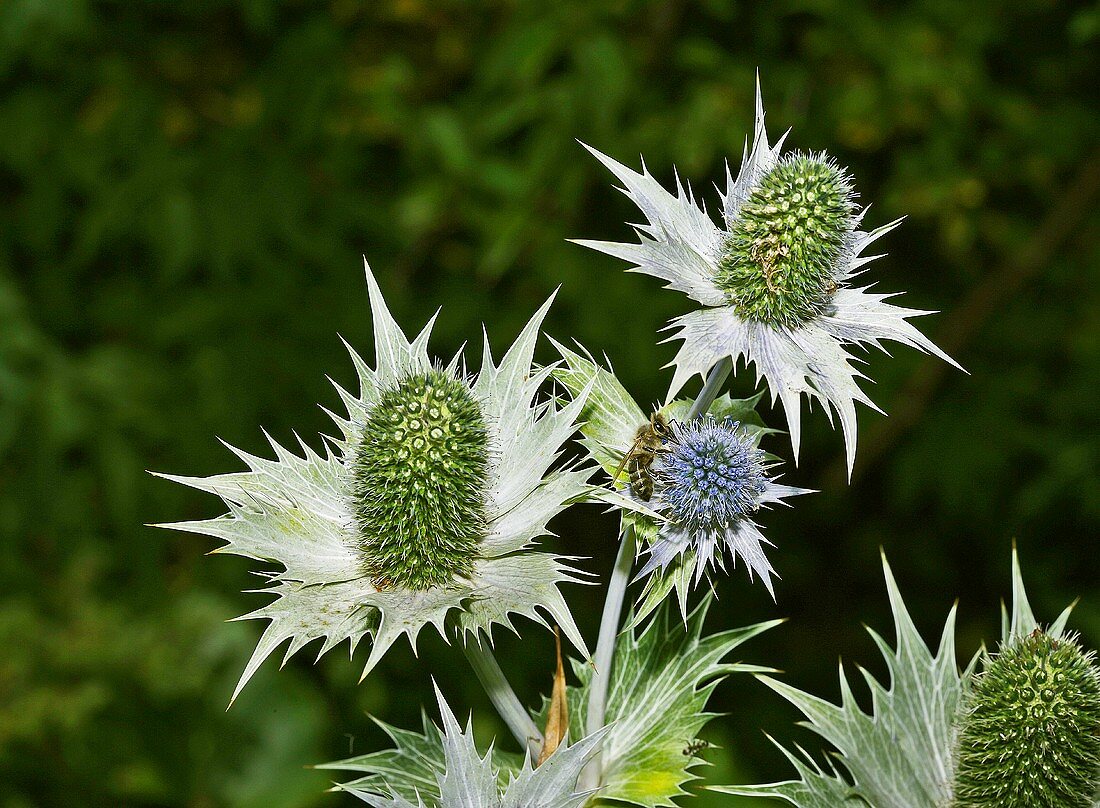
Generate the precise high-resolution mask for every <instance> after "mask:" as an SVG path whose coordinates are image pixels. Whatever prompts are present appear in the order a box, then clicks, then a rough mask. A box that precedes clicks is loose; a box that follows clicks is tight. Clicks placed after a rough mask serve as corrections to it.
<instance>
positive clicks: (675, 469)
mask: <svg viewBox="0 0 1100 808" xmlns="http://www.w3.org/2000/svg"><path fill="white" fill-rule="evenodd" d="M769 468H771V464H770V463H769V462H768V459H767V455H766V454H765V453H764V452H763V451H762V450H761V449H759V448H758V447H757V445H756V440H755V438H754V436H753V434H751V433H750V432H748V431H747V430H746V429H744V428H743V427H742V426H741V424H739V423H738V422H737V421H734V420H732V419H729V418H727V419H724V420H721V421H719V420H717V419H715V418H714V417H713V416H709V415H708V416H704V417H702V418H696V419H695V420H693V421H689V422H687V423H678V422H674V423H673V424H672V425H671V433H670V435H669V438H668V440H667V441H666V443H665V445H664V446H663V448H662V451H661V452H660V454H659V455H658V458H657V460H656V461H655V462H654V464H653V481H654V494H655V496H654V499H653V501H652V502H651V503H650V504H651V505H653V506H654V507H655V508H656V510H658V511H659V512H660V513H661V515H662V516H664V517H665V519H666V520H667V521H665V522H663V523H661V524H660V526H659V527H658V530H657V536H656V538H655V539H654V540H653V541H652V542H651V543H650V545H649V548H648V552H649V560H648V561H647V562H646V564H645V566H643V567H642V570H641V572H640V573H639V576H645V575H648V574H650V573H651V572H654V571H655V570H661V571H664V570H665V569H666V568H667V567H668V566H669V565H670V564H672V562H673V561H675V560H676V559H677V558H679V557H681V556H683V557H684V560H685V561H686V563H688V564H690V565H691V569H692V570H693V574H692V578H693V582H694V583H695V584H698V583H699V580H700V579H701V578H702V576H703V573H704V572H705V571H707V570H709V569H710V568H711V567H717V568H719V569H723V570H724V569H725V555H726V553H727V552H728V553H729V555H730V557H731V559H732V560H733V562H736V560H737V557H738V556H740V557H741V558H742V560H743V561H744V562H745V565H746V566H747V567H748V569H749V576H750V578H751V577H752V576H753V575H759V576H760V579H761V580H762V581H763V582H764V586H765V587H767V590H768V592H769V593H771V595H772V596H773V597H774V596H775V591H774V589H773V588H772V576H774V575H775V571H774V570H773V569H772V566H771V564H770V563H768V559H767V557H766V556H765V555H764V549H763V545H765V544H768V545H770V544H771V542H769V541H768V540H767V539H766V538H764V535H763V534H762V533H761V532H760V528H759V527H758V526H757V525H756V523H755V522H754V521H753V517H754V516H755V514H756V512H757V511H759V510H760V509H761V508H762V507H764V506H766V505H768V504H769V503H774V502H782V501H783V499H784V498H785V497H791V496H796V495H798V494H804V493H807V491H806V490H805V489H802V488H794V487H792V486H788V485H778V484H777V483H775V482H774V480H773V478H771V477H769V476H768V473H767V472H768V469H769Z"/></svg>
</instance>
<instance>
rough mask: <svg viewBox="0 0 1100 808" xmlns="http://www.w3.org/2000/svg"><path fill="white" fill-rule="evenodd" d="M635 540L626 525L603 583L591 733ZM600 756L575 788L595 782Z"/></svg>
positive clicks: (602, 705) (602, 707)
mask: <svg viewBox="0 0 1100 808" xmlns="http://www.w3.org/2000/svg"><path fill="white" fill-rule="evenodd" d="M636 549H637V539H636V538H635V536H634V526H633V525H628V526H627V528H626V530H624V531H623V534H622V538H621V541H620V542H619V553H618V555H616V556H615V566H614V568H613V569H612V571H611V580H610V581H609V582H608V584H607V596H606V597H605V598H604V602H603V616H602V617H601V618H600V636H599V638H598V639H597V640H596V655H595V657H593V660H592V664H593V667H594V668H595V670H594V671H593V672H592V682H591V684H590V685H589V688H590V689H589V692H588V713H587V715H586V720H585V732H586V734H588V735H591V734H592V733H593V732H598V731H599V730H601V729H603V726H604V717H605V715H606V711H607V689H608V686H609V685H610V683H611V663H612V661H613V660H614V657H615V638H616V637H618V635H619V618H620V616H621V615H622V611H623V600H624V599H625V597H626V587H627V584H629V583H630V570H631V567H633V565H634V556H635V553H636ZM600 760H601V756H600V755H598V754H597V755H596V756H595V757H593V758H592V760H591V761H590V762H589V763H588V765H587V766H585V768H584V770H583V771H582V772H581V777H580V781H579V782H578V787H579V788H580V789H581V790H582V791H583V790H590V789H594V788H596V787H597V786H598V785H599V780H600V766H601V763H600Z"/></svg>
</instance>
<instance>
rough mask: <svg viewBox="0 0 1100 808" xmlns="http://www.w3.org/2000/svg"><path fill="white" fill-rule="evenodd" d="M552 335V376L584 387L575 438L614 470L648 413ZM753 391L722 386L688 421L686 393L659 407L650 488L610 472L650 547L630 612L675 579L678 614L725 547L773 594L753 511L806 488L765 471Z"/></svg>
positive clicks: (610, 376)
mask: <svg viewBox="0 0 1100 808" xmlns="http://www.w3.org/2000/svg"><path fill="white" fill-rule="evenodd" d="M555 345H556V346H557V348H558V350H559V351H560V352H561V355H562V357H563V358H564V360H565V366H564V367H562V368H560V369H559V370H558V371H557V373H556V374H555V375H556V378H557V379H558V380H559V381H561V382H562V384H563V385H565V387H566V388H567V389H569V390H570V391H578V392H579V391H582V390H585V389H589V388H590V390H591V392H590V393H589V395H588V397H587V399H586V404H585V408H584V410H583V411H582V413H581V419H582V421H583V422H584V423H583V426H582V427H581V434H582V436H583V443H584V445H585V447H586V448H587V449H588V452H589V454H590V455H591V456H592V457H593V458H594V459H595V460H596V461H597V463H599V465H600V466H601V467H602V468H603V469H604V470H605V471H607V472H608V473H609V474H611V475H614V474H615V472H616V471H617V470H618V469H620V468H622V466H623V458H624V456H625V455H626V454H627V453H629V452H630V450H631V447H632V446H633V445H634V443H635V440H636V436H637V433H638V430H639V429H641V428H645V427H646V425H647V423H648V422H649V419H650V416H649V415H647V414H646V413H645V412H643V410H642V408H641V407H640V406H639V405H638V404H637V403H636V402H635V401H634V399H633V398H632V397H631V396H630V394H629V393H628V392H627V391H626V389H625V388H624V387H623V386H622V384H621V383H620V382H619V380H618V379H617V378H616V377H615V375H614V373H613V372H612V371H610V370H608V369H606V368H603V367H600V366H599V365H598V364H596V363H595V362H594V361H593V360H592V359H591V358H590V357H587V356H582V355H581V354H578V353H577V352H575V351H572V350H570V349H568V348H566V347H565V346H563V345H560V344H558V343H555ZM758 401H759V396H757V397H756V398H753V399H748V400H734V399H731V398H730V397H729V396H728V395H727V396H722V397H721V398H719V399H717V400H716V401H715V402H714V403H713V404H712V405H711V407H710V409H709V411H708V413H707V414H706V415H704V416H701V417H699V418H695V419H693V420H690V421H684V420H682V419H684V418H686V416H687V414H688V410H689V409H690V406H691V403H690V402H688V401H685V400H678V401H673V402H671V403H670V404H668V405H666V406H663V407H659V408H658V409H657V414H658V415H659V416H661V417H662V418H663V419H664V421H665V422H667V423H668V431H667V436H666V437H665V439H664V441H663V443H662V445H661V447H660V449H659V450H658V451H657V452H656V457H655V459H654V460H653V462H652V465H650V467H649V470H648V475H649V481H650V483H651V484H652V491H651V492H650V491H647V492H646V493H648V497H644V496H641V495H640V494H639V492H637V491H634V490H633V485H632V484H631V483H630V482H629V481H628V479H620V480H618V481H617V484H618V485H621V486H622V489H621V493H622V494H623V497H622V499H623V502H621V503H619V504H620V505H621V507H622V508H623V513H624V518H625V519H626V520H628V521H629V522H630V523H631V524H632V525H633V527H634V528H635V530H637V531H638V532H639V534H640V535H641V536H642V538H643V539H645V544H646V551H647V553H648V558H647V560H646V563H645V564H644V566H643V567H642V569H641V571H640V573H639V577H646V576H648V579H647V588H646V590H645V592H644V593H643V605H642V606H641V607H640V608H639V609H638V612H637V614H636V619H641V618H642V617H644V616H645V615H647V614H648V613H649V612H651V611H652V610H653V608H654V607H655V606H656V605H657V603H659V602H660V600H661V599H663V598H664V596H665V595H667V594H668V593H669V592H670V591H671V590H672V589H674V588H675V589H676V590H677V594H678V597H679V600H680V606H681V610H682V612H684V613H685V614H686V608H687V607H686V601H687V596H688V592H689V591H690V589H691V588H693V587H694V586H697V585H698V583H699V581H700V579H701V578H702V576H703V575H704V573H708V572H710V571H711V570H714V569H720V570H724V569H725V558H726V556H727V554H728V556H729V558H730V560H731V562H732V563H734V564H736V561H737V559H738V558H739V557H740V558H741V559H742V560H743V561H744V563H745V566H746V567H747V568H748V571H749V577H750V579H751V578H752V577H753V576H754V575H756V576H759V577H760V579H761V580H762V581H763V582H764V586H765V587H766V588H767V590H768V592H769V593H771V594H772V596H773V597H774V595H775V591H774V588H773V585H772V576H773V575H774V574H775V571H774V570H773V569H772V566H771V564H770V563H769V562H768V559H767V556H766V555H765V554H764V546H765V545H770V544H771V542H769V541H768V540H767V539H766V538H764V535H763V533H762V532H761V531H760V527H759V525H757V523H756V521H755V519H756V517H757V515H758V513H759V511H761V510H762V509H766V508H767V507H768V506H770V505H772V504H775V503H784V500H785V499H786V498H787V497H792V496H797V495H798V494H804V493H808V491H806V489H802V488H795V487H793V486H788V485H781V484H779V483H777V482H776V481H775V478H774V477H772V476H770V475H769V472H770V470H771V469H772V468H773V467H774V466H775V465H776V462H775V460H776V459H775V458H774V457H772V456H770V455H768V454H767V453H766V452H764V451H763V450H762V449H760V446H759V444H760V439H761V438H762V437H763V436H764V435H765V434H766V433H767V432H768V431H769V430H767V429H766V428H764V427H763V426H762V425H761V422H760V418H759V416H758V415H757V414H756V411H755V409H754V407H755V405H756V403H757V402H758ZM784 504H785V503H784Z"/></svg>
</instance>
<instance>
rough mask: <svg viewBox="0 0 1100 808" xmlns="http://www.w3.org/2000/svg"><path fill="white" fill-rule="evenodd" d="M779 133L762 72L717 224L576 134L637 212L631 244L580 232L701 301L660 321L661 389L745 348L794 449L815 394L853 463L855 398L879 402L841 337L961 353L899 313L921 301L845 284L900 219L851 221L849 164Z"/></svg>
mask: <svg viewBox="0 0 1100 808" xmlns="http://www.w3.org/2000/svg"><path fill="white" fill-rule="evenodd" d="M784 138H785V136H784ZM784 138H780V139H779V141H778V142H777V143H776V144H775V145H769V143H768V137H767V133H766V131H765V129H764V107H763V103H762V101H761V97H760V87H759V83H758V84H757V91H756V127H755V133H754V136H753V140H752V145H751V148H749V147H748V146H747V145H746V149H745V154H744V157H743V159H742V162H741V169H740V171H738V173H737V176H736V178H735V177H734V176H733V174H732V173H731V172H730V171H729V168H728V166H727V171H726V189H725V191H724V192H721V197H722V223H721V226H719V225H717V224H715V223H714V221H713V220H712V219H711V217H710V216H709V215H708V214H707V212H706V211H705V210H704V208H703V207H702V206H701V205H700V204H698V203H697V202H696V200H695V197H694V195H693V193H692V191H691V189H690V187H687V186H685V185H684V184H683V183H682V182H680V180H679V179H677V182H676V193H675V194H673V193H670V192H668V191H667V190H665V188H664V187H662V186H661V184H660V183H658V182H657V180H655V179H654V178H653V176H652V175H651V174H650V173H649V171H648V169H646V167H645V164H644V163H643V165H642V171H641V173H638V172H636V171H634V170H632V169H630V168H627V167H626V166H624V165H623V164H621V163H619V162H617V161H616V160H614V159H612V158H610V157H608V156H607V155H605V154H602V153H600V152H599V151H597V150H595V149H593V148H591V147H586V148H588V149H589V151H591V152H592V154H593V155H595V156H596V158H597V159H599V160H600V162H601V163H603V164H604V165H605V166H606V167H607V168H608V169H610V170H611V172H612V173H613V174H614V175H615V177H616V178H617V179H618V180H619V182H621V183H622V187H621V189H620V190H622V191H623V192H624V193H625V194H626V195H627V197H629V198H630V200H631V201H633V202H634V203H635V204H637V206H638V208H639V209H640V210H641V211H642V213H643V214H644V216H645V218H646V223H645V224H637V225H635V226H634V227H635V230H636V232H637V234H638V237H639V243H637V244H626V243H618V242H606V241H590V240H578V241H577V243H578V244H581V245H583V246H586V247H591V248H593V249H595V250H599V251H600V252H603V253H606V254H608V255H611V256H614V257H616V258H620V259H622V260H624V261H628V262H630V263H631V264H633V267H632V269H631V270H630V271H635V272H642V273H645V274H647V275H653V276H655V277H657V278H661V279H662V280H664V281H666V282H667V284H666V288H669V289H675V290H678V291H680V292H683V293H684V294H686V295H688V297H690V298H692V299H693V300H696V301H698V302H699V303H701V304H702V306H703V308H701V309H698V310H696V311H693V312H691V313H689V314H687V315H684V316H683V317H680V318H677V319H676V320H674V321H673V322H672V324H671V325H670V326H669V328H670V329H672V330H675V334H674V336H672V337H670V340H682V341H683V345H682V346H681V347H680V350H679V352H678V353H677V354H676V357H675V358H674V359H673V361H672V363H671V364H672V365H674V366H675V374H674V377H673V380H672V385H671V389H670V391H669V397H670V398H671V397H672V396H674V395H675V394H676V393H677V392H678V391H679V390H681V389H682V388H683V386H684V385H685V384H686V383H687V382H688V381H689V380H690V379H691V378H692V377H693V376H695V375H697V374H698V375H704V376H705V375H706V374H707V372H708V371H709V370H710V369H711V368H712V367H713V366H714V365H715V364H717V363H718V362H719V361H720V360H724V359H727V358H731V359H732V360H733V361H734V363H735V365H736V363H737V362H738V361H739V360H741V359H742V358H744V360H745V363H746V364H749V363H754V364H755V365H756V372H757V376H758V378H763V379H764V380H765V382H766V383H767V386H768V388H769V390H770V391H771V397H772V402H773V403H774V402H775V400H776V399H777V398H778V399H779V400H780V401H781V402H782V404H783V410H784V412H785V413H786V418H787V423H788V428H789V431H790V434H791V444H792V447H793V450H794V456H795V459H796V460H797V458H798V447H799V440H800V436H801V411H800V406H801V401H800V399H801V396H803V395H805V396H806V397H807V398H808V399H809V400H810V403H811V404H812V402H813V400H814V399H817V400H818V401H819V402H820V403H821V404H822V406H823V408H824V409H825V411H826V414H827V415H828V416H829V418H830V419H831V418H832V409H835V410H836V413H837V415H838V416H839V419H840V424H841V427H842V429H843V431H844V440H845V449H846V455H847V461H848V470H849V474H851V469H852V464H853V463H854V461H855V452H856V414H855V402H856V401H860V402H863V403H864V404H866V405H868V406H870V407H873V408H875V409H877V407H875V405H874V404H873V403H872V402H871V400H870V399H869V398H868V397H867V395H866V394H865V393H864V392H863V391H862V390H861V389H860V387H859V385H858V384H857V380H858V379H860V378H861V377H863V374H862V373H861V372H860V371H859V370H858V369H857V368H856V367H855V366H854V364H853V363H854V362H856V361H858V360H857V358H856V357H855V356H853V354H852V353H850V348H851V347H852V346H864V347H866V346H874V347H876V348H881V347H882V346H881V342H882V341H883V340H894V341H896V342H901V343H904V344H906V345H911V346H913V347H916V348H918V349H920V350H921V351H924V352H927V353H931V354H935V355H936V356H938V357H940V358H941V359H943V360H945V361H947V362H950V363H951V364H952V365H956V367H957V364H956V363H955V362H954V360H952V359H951V358H950V357H949V356H947V355H946V354H945V353H944V352H943V351H941V350H940V349H939V348H937V347H936V346H935V345H934V344H933V343H932V342H931V341H930V340H929V339H927V338H926V337H925V336H924V335H923V334H921V333H920V332H919V331H917V329H916V328H914V327H913V326H912V325H911V324H910V323H909V322H908V320H909V318H911V317H916V316H918V315H922V314H928V313H930V312H925V311H919V310H916V309H908V308H902V307H900V306H895V305H892V304H890V303H887V302H886V301H887V300H888V299H889V298H891V297H893V295H891V294H879V293H874V292H871V291H870V287H869V286H854V285H851V284H852V281H853V279H854V278H855V277H856V276H858V275H859V274H861V273H862V272H863V271H864V266H865V265H866V264H867V263H869V262H870V261H872V260H874V259H875V258H877V257H879V256H874V255H871V256H862V255H861V253H862V252H863V251H864V250H865V249H866V248H867V247H868V246H869V245H871V244H872V243H873V242H875V241H877V240H878V239H879V238H881V237H882V236H884V235H885V234H886V233H888V232H890V231H891V230H892V229H893V228H894V227H896V226H897V225H898V223H899V222H900V220H898V221H894V222H891V223H889V224H887V225H884V226H882V227H879V228H877V229H875V230H871V231H869V232H864V231H861V230H860V229H858V226H859V224H860V222H861V220H862V218H863V215H864V213H866V210H867V209H866V208H864V209H863V210H862V211H860V210H858V209H857V206H856V204H855V202H854V191H853V190H852V187H851V182H850V180H849V178H848V176H847V173H846V172H845V171H844V170H843V169H841V168H839V167H838V166H837V165H836V164H835V162H833V161H832V160H831V158H828V157H827V156H825V155H823V154H822V155H806V154H801V153H797V152H795V153H789V154H782V153H781V147H782V144H783V140H784ZM830 407H831V408H832V409H831V408H830Z"/></svg>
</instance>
